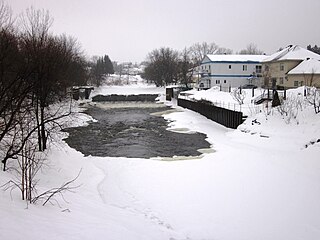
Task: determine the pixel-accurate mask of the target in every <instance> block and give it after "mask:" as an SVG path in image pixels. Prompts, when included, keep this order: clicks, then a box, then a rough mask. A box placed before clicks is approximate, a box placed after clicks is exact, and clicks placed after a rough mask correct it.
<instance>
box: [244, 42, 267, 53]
mask: <svg viewBox="0 0 320 240" xmlns="http://www.w3.org/2000/svg"><path fill="white" fill-rule="evenodd" d="M239 54H243V55H245V54H247V55H261V54H263V51H261V50H260V49H258V47H257V45H256V44H254V43H250V44H248V45H247V48H246V49H242V50H241V51H240V52H239Z"/></svg>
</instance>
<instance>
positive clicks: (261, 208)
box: [0, 86, 320, 240]
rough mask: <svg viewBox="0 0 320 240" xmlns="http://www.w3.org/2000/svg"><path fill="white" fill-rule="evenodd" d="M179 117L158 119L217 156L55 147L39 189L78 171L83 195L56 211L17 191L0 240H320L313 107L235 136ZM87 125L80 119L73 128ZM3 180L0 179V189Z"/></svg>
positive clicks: (318, 151) (4, 197) (245, 127)
mask: <svg viewBox="0 0 320 240" xmlns="http://www.w3.org/2000/svg"><path fill="white" fill-rule="evenodd" d="M125 88H127V90H125ZM148 88H149V87H147V89H148ZM150 88H151V87H150ZM101 89H103V88H101ZM106 89H112V88H106ZM133 89H135V87H133V86H127V87H123V88H122V89H121V91H123V90H124V92H131V91H132V92H133V91H136V90H137V89H135V90H133ZM142 89H143V87H142V86H141V87H140V90H142ZM118 90H119V89H117V90H115V91H117V92H120V91H118ZM144 90H146V89H144ZM144 90H143V91H144ZM149 90H150V89H149ZM101 91H102V90H101ZM106 91H107V90H106ZM146 91H147V90H146ZM209 92H210V91H209ZM199 94H206V93H199ZM213 94H215V93H213ZM217 94H219V95H221V96H218V97H213V96H211V97H213V98H217V99H219V98H221V100H222V99H224V98H227V96H226V95H224V96H222V95H223V93H217ZM177 108H179V107H177ZM179 110H180V111H177V112H173V113H170V114H167V115H165V116H164V117H165V118H166V119H167V120H168V121H170V123H169V128H172V129H174V128H179V129H183V128H188V129H190V130H192V131H199V132H203V133H205V134H207V140H208V141H209V142H210V143H211V144H212V148H213V149H214V150H215V151H214V152H209V153H205V154H203V156H202V158H201V159H195V160H185V161H159V160H151V159H128V158H100V157H93V156H89V157H84V156H83V155H82V154H81V153H80V152H77V151H76V150H74V149H71V148H70V147H68V146H67V145H66V144H65V143H64V142H63V141H61V140H60V141H59V142H58V143H56V144H55V145H53V146H51V151H50V153H49V155H48V158H49V159H48V166H47V167H45V168H44V169H43V171H42V172H41V173H40V174H39V176H38V178H39V179H41V181H40V182H39V184H38V188H39V189H40V190H44V189H46V188H47V187H48V186H57V185H60V184H61V183H62V182H65V181H66V180H69V179H72V178H74V177H75V176H76V175H77V173H78V172H79V171H80V169H82V171H81V175H80V177H79V179H78V180H77V184H82V185H81V186H80V187H79V188H77V189H76V190H75V193H66V194H65V196H64V197H65V199H66V200H67V201H68V202H64V201H63V200H62V199H58V200H59V203H60V207H59V206H57V205H55V206H51V205H47V206H45V207H43V206H41V205H40V204H39V205H29V206H28V207H27V206H26V204H25V203H24V202H22V201H21V200H20V199H19V193H18V192H17V191H13V192H12V196H10V193H9V192H0V213H1V218H0V226H1V231H0V239H49V240H51V239H55V240H57V239H112V240H124V239H125V240H144V239H145V240H150V239H152V240H154V239H155V240H157V239H159V240H164V239H167V240H209V239H210V240H211V239H221V240H234V239H241V240H242V239H243V240H256V239H262V240H277V239H278V240H283V239H290V240H298V239H308V240H317V239H319V238H320V204H319V202H320V174H319V172H320V160H319V155H320V143H314V144H312V143H310V141H313V142H314V141H316V140H317V139H320V121H319V117H320V115H315V114H314V113H313V109H312V107H310V106H309V107H306V108H305V109H304V111H303V112H300V113H299V114H298V116H297V118H298V120H297V121H292V122H291V123H290V124H287V123H286V122H285V120H284V119H283V117H282V116H281V115H280V114H279V113H278V112H277V111H272V112H271V113H270V115H266V114H265V113H264V112H261V113H259V114H257V115H254V116H251V117H249V118H248V119H247V120H246V122H245V123H244V124H242V125H240V126H239V128H238V129H236V130H231V129H227V128H225V127H222V126H220V125H218V124H216V123H214V122H212V121H210V120H208V119H207V118H205V117H203V116H201V115H199V114H197V113H195V112H192V111H190V110H187V109H182V108H179ZM89 119H90V118H87V117H86V115H84V114H79V116H78V119H77V120H74V121H73V123H74V124H77V123H78V122H79V124H82V123H83V122H84V121H85V120H89ZM297 123H299V124H297ZM63 135H65V134H63ZM306 146H307V147H306ZM10 176H11V175H10V174H9V173H3V172H1V173H0V183H1V184H3V183H4V182H6V181H7V180H9V179H10Z"/></svg>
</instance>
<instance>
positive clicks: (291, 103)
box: [277, 94, 304, 124]
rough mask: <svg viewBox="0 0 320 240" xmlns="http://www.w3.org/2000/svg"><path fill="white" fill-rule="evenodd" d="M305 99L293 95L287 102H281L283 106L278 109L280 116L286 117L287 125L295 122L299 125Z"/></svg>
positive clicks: (299, 95)
mask: <svg viewBox="0 0 320 240" xmlns="http://www.w3.org/2000/svg"><path fill="white" fill-rule="evenodd" d="M303 106H304V99H303V96H302V95H301V94H298V95H291V96H289V97H287V99H286V100H282V101H281V105H279V106H278V107H277V109H278V111H279V112H280V114H281V115H282V116H283V117H284V119H285V122H286V123H288V124H289V123H290V122H291V121H292V120H295V121H296V123H297V124H299V121H298V119H297V116H298V113H299V111H302V110H303Z"/></svg>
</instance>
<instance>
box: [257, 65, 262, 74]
mask: <svg viewBox="0 0 320 240" xmlns="http://www.w3.org/2000/svg"><path fill="white" fill-rule="evenodd" d="M261 72H262V66H261V65H260V66H259V65H257V66H256V73H261Z"/></svg>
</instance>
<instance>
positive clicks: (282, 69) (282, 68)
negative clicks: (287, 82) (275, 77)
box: [280, 63, 284, 71]
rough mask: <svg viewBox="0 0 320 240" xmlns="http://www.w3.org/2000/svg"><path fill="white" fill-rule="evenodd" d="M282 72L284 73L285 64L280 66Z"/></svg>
mask: <svg viewBox="0 0 320 240" xmlns="http://www.w3.org/2000/svg"><path fill="white" fill-rule="evenodd" d="M280 71H284V65H283V63H281V64H280Z"/></svg>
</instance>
